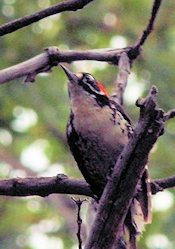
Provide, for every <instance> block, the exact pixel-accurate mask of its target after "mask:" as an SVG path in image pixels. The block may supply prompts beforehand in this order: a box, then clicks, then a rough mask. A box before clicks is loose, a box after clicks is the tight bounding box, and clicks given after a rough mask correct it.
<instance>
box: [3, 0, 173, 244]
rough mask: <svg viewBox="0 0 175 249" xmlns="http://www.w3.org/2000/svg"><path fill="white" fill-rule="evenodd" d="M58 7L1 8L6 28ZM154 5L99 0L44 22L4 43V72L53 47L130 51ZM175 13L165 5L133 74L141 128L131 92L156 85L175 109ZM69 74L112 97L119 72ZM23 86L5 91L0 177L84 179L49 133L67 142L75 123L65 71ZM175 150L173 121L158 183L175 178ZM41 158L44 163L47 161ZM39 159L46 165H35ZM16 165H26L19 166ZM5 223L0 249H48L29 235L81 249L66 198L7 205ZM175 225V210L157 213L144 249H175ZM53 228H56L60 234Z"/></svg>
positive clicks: (153, 159) (155, 165)
mask: <svg viewBox="0 0 175 249" xmlns="http://www.w3.org/2000/svg"><path fill="white" fill-rule="evenodd" d="M57 2H58V1H56V0H53V1H51V0H50V1H49V0H38V1H36V0H32V1H27V2H26V1H22V0H19V1H15V0H3V1H0V11H1V15H0V23H5V22H8V21H10V20H13V19H15V18H18V17H22V16H24V15H27V14H30V13H33V12H34V11H37V10H39V9H41V8H43V7H47V6H49V5H51V4H56V3H57ZM60 2H61V1H60ZM151 4H152V2H150V1H146V0H142V1H137V0H132V1H129V0H124V1H115V0H111V1H99V0H97V1H94V2H92V3H91V4H89V5H88V6H87V7H85V8H84V9H83V10H81V11H78V12H70V13H68V12H66V13H63V14H60V15H56V16H54V17H49V18H46V19H44V20H42V21H40V22H38V23H35V24H32V25H31V26H28V27H26V28H23V29H21V30H19V31H16V32H15V33H12V34H9V35H6V36H4V37H2V38H1V41H0V53H1V61H0V68H1V69H3V68H5V67H8V66H11V65H13V64H16V63H19V62H21V61H23V60H26V59H29V58H30V57H32V56H35V55H36V54H39V53H41V52H42V50H43V49H44V48H46V47H48V46H53V45H55V46H58V47H59V48H60V49H63V50H64V49H75V50H76V49H77V50H78V49H82V50H86V49H99V48H106V47H107V48H113V47H116V48H117V47H119V46H125V45H132V44H134V43H135V42H136V40H137V39H138V37H139V36H140V34H141V32H142V31H143V29H144V27H145V25H146V23H147V21H148V19H149V16H150V10H151ZM174 10H175V3H174V2H173V1H170V0H169V1H163V5H162V8H161V11H160V15H159V17H158V19H157V22H156V25H155V29H154V32H153V33H152V34H151V36H150V37H149V39H148V41H147V43H146V44H145V46H144V50H143V53H142V55H141V56H140V58H139V59H138V60H137V61H136V62H135V63H134V65H133V68H132V72H133V75H134V79H135V80H134V82H130V83H129V85H128V92H129V95H130V98H129V99H131V100H128V98H127V100H128V101H126V105H127V107H126V108H127V110H128V111H129V114H130V116H131V117H132V118H133V120H135V121H136V120H137V117H138V110H137V108H136V107H135V106H134V101H135V100H136V98H135V99H132V98H131V97H132V96H135V90H133V88H132V86H133V84H134V86H135V87H136V88H134V89H136V92H137V91H139V92H142V95H144V94H146V93H147V91H148V89H149V87H150V86H151V85H152V84H155V85H157V86H158V88H159V104H160V106H161V107H162V108H164V109H165V110H168V109H171V108H173V107H174V95H175V90H174V89H175V87H174V84H175V83H174V80H175V70H174V65H175V56H173V55H174V53H175V45H174V44H175V32H174V25H175V15H174ZM71 67H73V70H75V71H79V70H80V71H82V70H83V71H88V72H90V73H93V74H94V76H95V77H97V78H98V79H99V80H100V81H102V82H104V84H105V86H106V87H107V88H108V90H109V92H112V90H113V88H112V87H113V85H112V83H113V82H114V80H115V78H116V70H117V69H116V68H115V67H114V66H112V65H107V64H106V63H100V62H75V63H74V64H73V66H71ZM22 81H23V80H22V79H21V80H16V81H14V82H11V83H9V84H4V85H3V86H1V91H0V114H1V115H0V152H1V151H3V150H5V151H6V152H8V153H7V155H6V157H5V158H4V157H3V160H2V158H0V159H1V163H0V166H1V167H0V176H1V177H2V178H3V177H12V176H21V175H22V176H23V175H24V174H25V171H26V172H27V170H29V168H30V170H32V171H33V172H34V174H36V175H45V176H46V175H48V176H50V175H55V174H57V173H65V174H68V175H69V176H74V177H81V175H80V173H79V171H78V170H77V167H76V165H75V162H74V161H73V159H72V157H71V155H70V152H69V150H68V148H67V147H66V146H65V144H64V143H63V141H62V140H59V139H58V138H56V137H55V135H54V134H53V133H52V132H51V131H50V128H54V129H56V130H57V131H58V132H59V133H60V134H62V135H63V136H64V135H65V129H66V122H67V119H68V116H69V100H68V94H67V85H66V83H67V80H66V78H65V75H64V74H63V72H62V71H61V70H60V69H59V68H55V69H54V70H53V72H52V73H50V74H43V75H39V76H37V78H36V82H35V83H34V84H31V85H24V84H22ZM143 86H144V87H143ZM141 89H144V90H141ZM26 120H27V121H26ZM27 124H28V126H27ZM31 145H32V146H33V149H34V150H35V151H36V153H34V154H33V156H32V158H31V154H28V156H26V151H27V149H28V148H29V146H30V148H31ZM36 145H37V146H40V147H41V151H40V152H41V153H40V152H39V151H38V150H37V149H36ZM37 148H38V147H37ZM174 148H175V123H174V121H173V120H172V121H170V122H169V123H168V124H167V127H166V131H165V134H164V136H162V137H161V138H160V140H159V142H158V143H157V144H156V146H155V147H154V149H153V152H152V154H151V156H150V163H149V164H150V171H151V176H152V178H161V177H166V176H169V175H173V174H174V162H175V153H174ZM32 153H33V152H32ZM37 153H38V154H37ZM24 155H25V156H24ZM40 156H41V158H40ZM43 156H44V157H45V158H46V160H44V161H43V159H42V157H43ZM37 157H38V158H39V159H41V160H39V161H37V160H34V159H37ZM16 160H17V161H19V162H20V163H15V164H14V161H15V162H16ZM21 164H23V166H24V167H23V168H21ZM172 194H173V195H172V196H173V197H172V201H173V203H172V205H174V192H173V191H172ZM32 202H33V203H32ZM163 202H164V200H162V204H161V205H163V204H164V203H163ZM167 212H168V214H167ZM0 217H1V223H0V245H1V246H0V247H1V249H10V248H13V249H19V248H23V249H40V248H42V249H43V245H36V246H34V245H33V244H32V243H31V242H30V239H29V238H31V237H32V235H31V234H32V232H31V231H33V234H34V233H35V232H34V231H35V229H34V228H36V229H37V231H39V232H41V233H42V234H44V236H46V237H47V238H50V239H51V240H50V242H49V245H50V247H47V248H48V249H52V248H53V247H52V243H53V240H54V239H58V238H59V239H60V240H61V242H60V241H58V244H59V247H54V248H55V249H56V248H59V249H61V248H63V249H64V248H65V249H66V248H72V249H73V248H76V247H73V246H75V245H76V238H75V229H76V227H75V226H76V221H75V218H76V217H75V207H74V205H73V204H72V202H71V201H70V200H69V198H67V197H60V196H58V197H57V196H54V197H52V198H49V199H48V198H46V199H43V200H42V199H41V198H26V199H19V198H18V199H17V198H15V199H14V198H1V200H0ZM174 217H175V211H174V209H173V208H172V206H170V207H168V208H167V209H166V210H164V211H156V212H155V214H154V220H153V224H151V225H149V226H147V228H146V232H145V233H144V236H143V237H142V238H141V240H140V248H145V249H153V248H154V249H155V248H156V249H158V248H159V249H170V248H173V244H174V242H175V241H174V232H175V228H174ZM46 220H47V221H50V224H51V225H50V230H49V228H48V230H47V229H45V230H44V228H43V227H45V225H43V224H46V223H47V222H46V223H45V221H46ZM53 220H55V221H57V223H58V225H57V226H56V225H55V223H54V222H53ZM40 229H41V231H40ZM29 234H30V235H29ZM158 234H159V236H160V235H161V236H162V237H161V239H160V240H159V241H160V245H159V246H157V244H156V242H155V240H156V239H155V238H160V237H156V236H158ZM44 239H45V237H44ZM151 239H152V240H151ZM150 241H152V242H150ZM161 241H164V242H161ZM23 242H25V243H23ZM39 246H40V247H39ZM44 248H45V247H44Z"/></svg>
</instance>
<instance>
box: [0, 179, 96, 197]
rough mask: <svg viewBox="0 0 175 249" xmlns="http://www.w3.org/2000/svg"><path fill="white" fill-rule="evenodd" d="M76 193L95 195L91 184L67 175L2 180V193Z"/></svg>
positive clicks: (14, 194) (0, 185)
mask: <svg viewBox="0 0 175 249" xmlns="http://www.w3.org/2000/svg"><path fill="white" fill-rule="evenodd" d="M56 193H57V194H58V193H59V194H75V195H87V196H93V194H92V191H91V190H90V188H89V185H88V184H87V183H86V182H85V181H83V180H73V179H69V178H68V177H67V176H65V175H62V174H60V175H57V176H55V177H38V178H37V177H28V178H24V179H23V178H13V179H6V180H0V195H6V196H30V195H39V196H41V197H45V196H48V195H50V194H56Z"/></svg>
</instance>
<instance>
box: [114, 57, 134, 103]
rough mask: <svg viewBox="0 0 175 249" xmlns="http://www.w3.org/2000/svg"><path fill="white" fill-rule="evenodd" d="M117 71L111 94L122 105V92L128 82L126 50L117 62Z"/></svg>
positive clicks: (128, 65)
mask: <svg viewBox="0 0 175 249" xmlns="http://www.w3.org/2000/svg"><path fill="white" fill-rule="evenodd" d="M118 67H119V72H118V75H117V79H116V82H115V86H116V89H115V93H114V94H113V95H112V96H111V97H112V98H113V99H114V100H115V101H117V102H119V104H120V105H123V94H124V91H125V89H126V86H127V83H128V77H129V74H130V69H131V65H130V60H129V58H128V55H127V53H126V52H123V53H122V54H121V56H120V58H119V62H118Z"/></svg>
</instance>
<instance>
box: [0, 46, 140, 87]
mask: <svg viewBox="0 0 175 249" xmlns="http://www.w3.org/2000/svg"><path fill="white" fill-rule="evenodd" d="M132 50H133V48H130V47H128V48H124V49H122V50H117V49H116V50H109V51H104V52H96V51H93V50H90V51H85V52H84V51H59V49H58V48H57V47H50V48H48V49H46V51H45V52H44V53H42V54H39V55H37V56H35V57H33V58H31V59H29V60H26V61H24V62H22V63H19V64H16V65H14V66H12V67H9V68H6V69H2V70H0V84H4V83H6V82H8V81H10V80H14V79H17V78H20V77H27V80H25V81H30V82H33V81H34V80H35V77H36V75H37V74H39V73H41V72H48V71H50V69H51V68H52V67H53V66H56V65H57V64H58V63H60V62H67V63H71V62H72V61H79V60H96V61H106V62H110V63H115V64H117V63H118V60H119V58H120V56H121V53H122V52H123V51H126V52H127V53H128V54H129V56H130V57H129V58H130V59H131V60H132V59H134V58H135V56H136V54H135V53H134V52H132Z"/></svg>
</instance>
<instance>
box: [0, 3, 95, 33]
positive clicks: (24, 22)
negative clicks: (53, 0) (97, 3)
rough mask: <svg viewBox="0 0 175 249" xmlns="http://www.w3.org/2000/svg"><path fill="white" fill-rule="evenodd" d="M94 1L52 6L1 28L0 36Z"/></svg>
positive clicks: (80, 7)
mask: <svg viewBox="0 0 175 249" xmlns="http://www.w3.org/2000/svg"><path fill="white" fill-rule="evenodd" d="M92 1H93V0H67V1H64V2H62V3H58V4H56V5H53V6H50V7H48V8H46V9H44V10H41V11H38V12H36V13H34V14H32V15H28V16H25V17H22V18H19V19H16V20H14V21H12V22H9V23H6V24H3V25H1V26H0V36H3V35H6V34H8V33H12V32H14V31H16V30H18V29H21V28H24V27H26V26H28V25H30V24H32V23H35V22H37V21H39V20H41V19H43V18H46V17H48V16H51V15H54V14H58V13H61V12H64V11H76V10H78V9H82V8H83V7H84V6H85V5H87V4H88V3H90V2H92Z"/></svg>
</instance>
